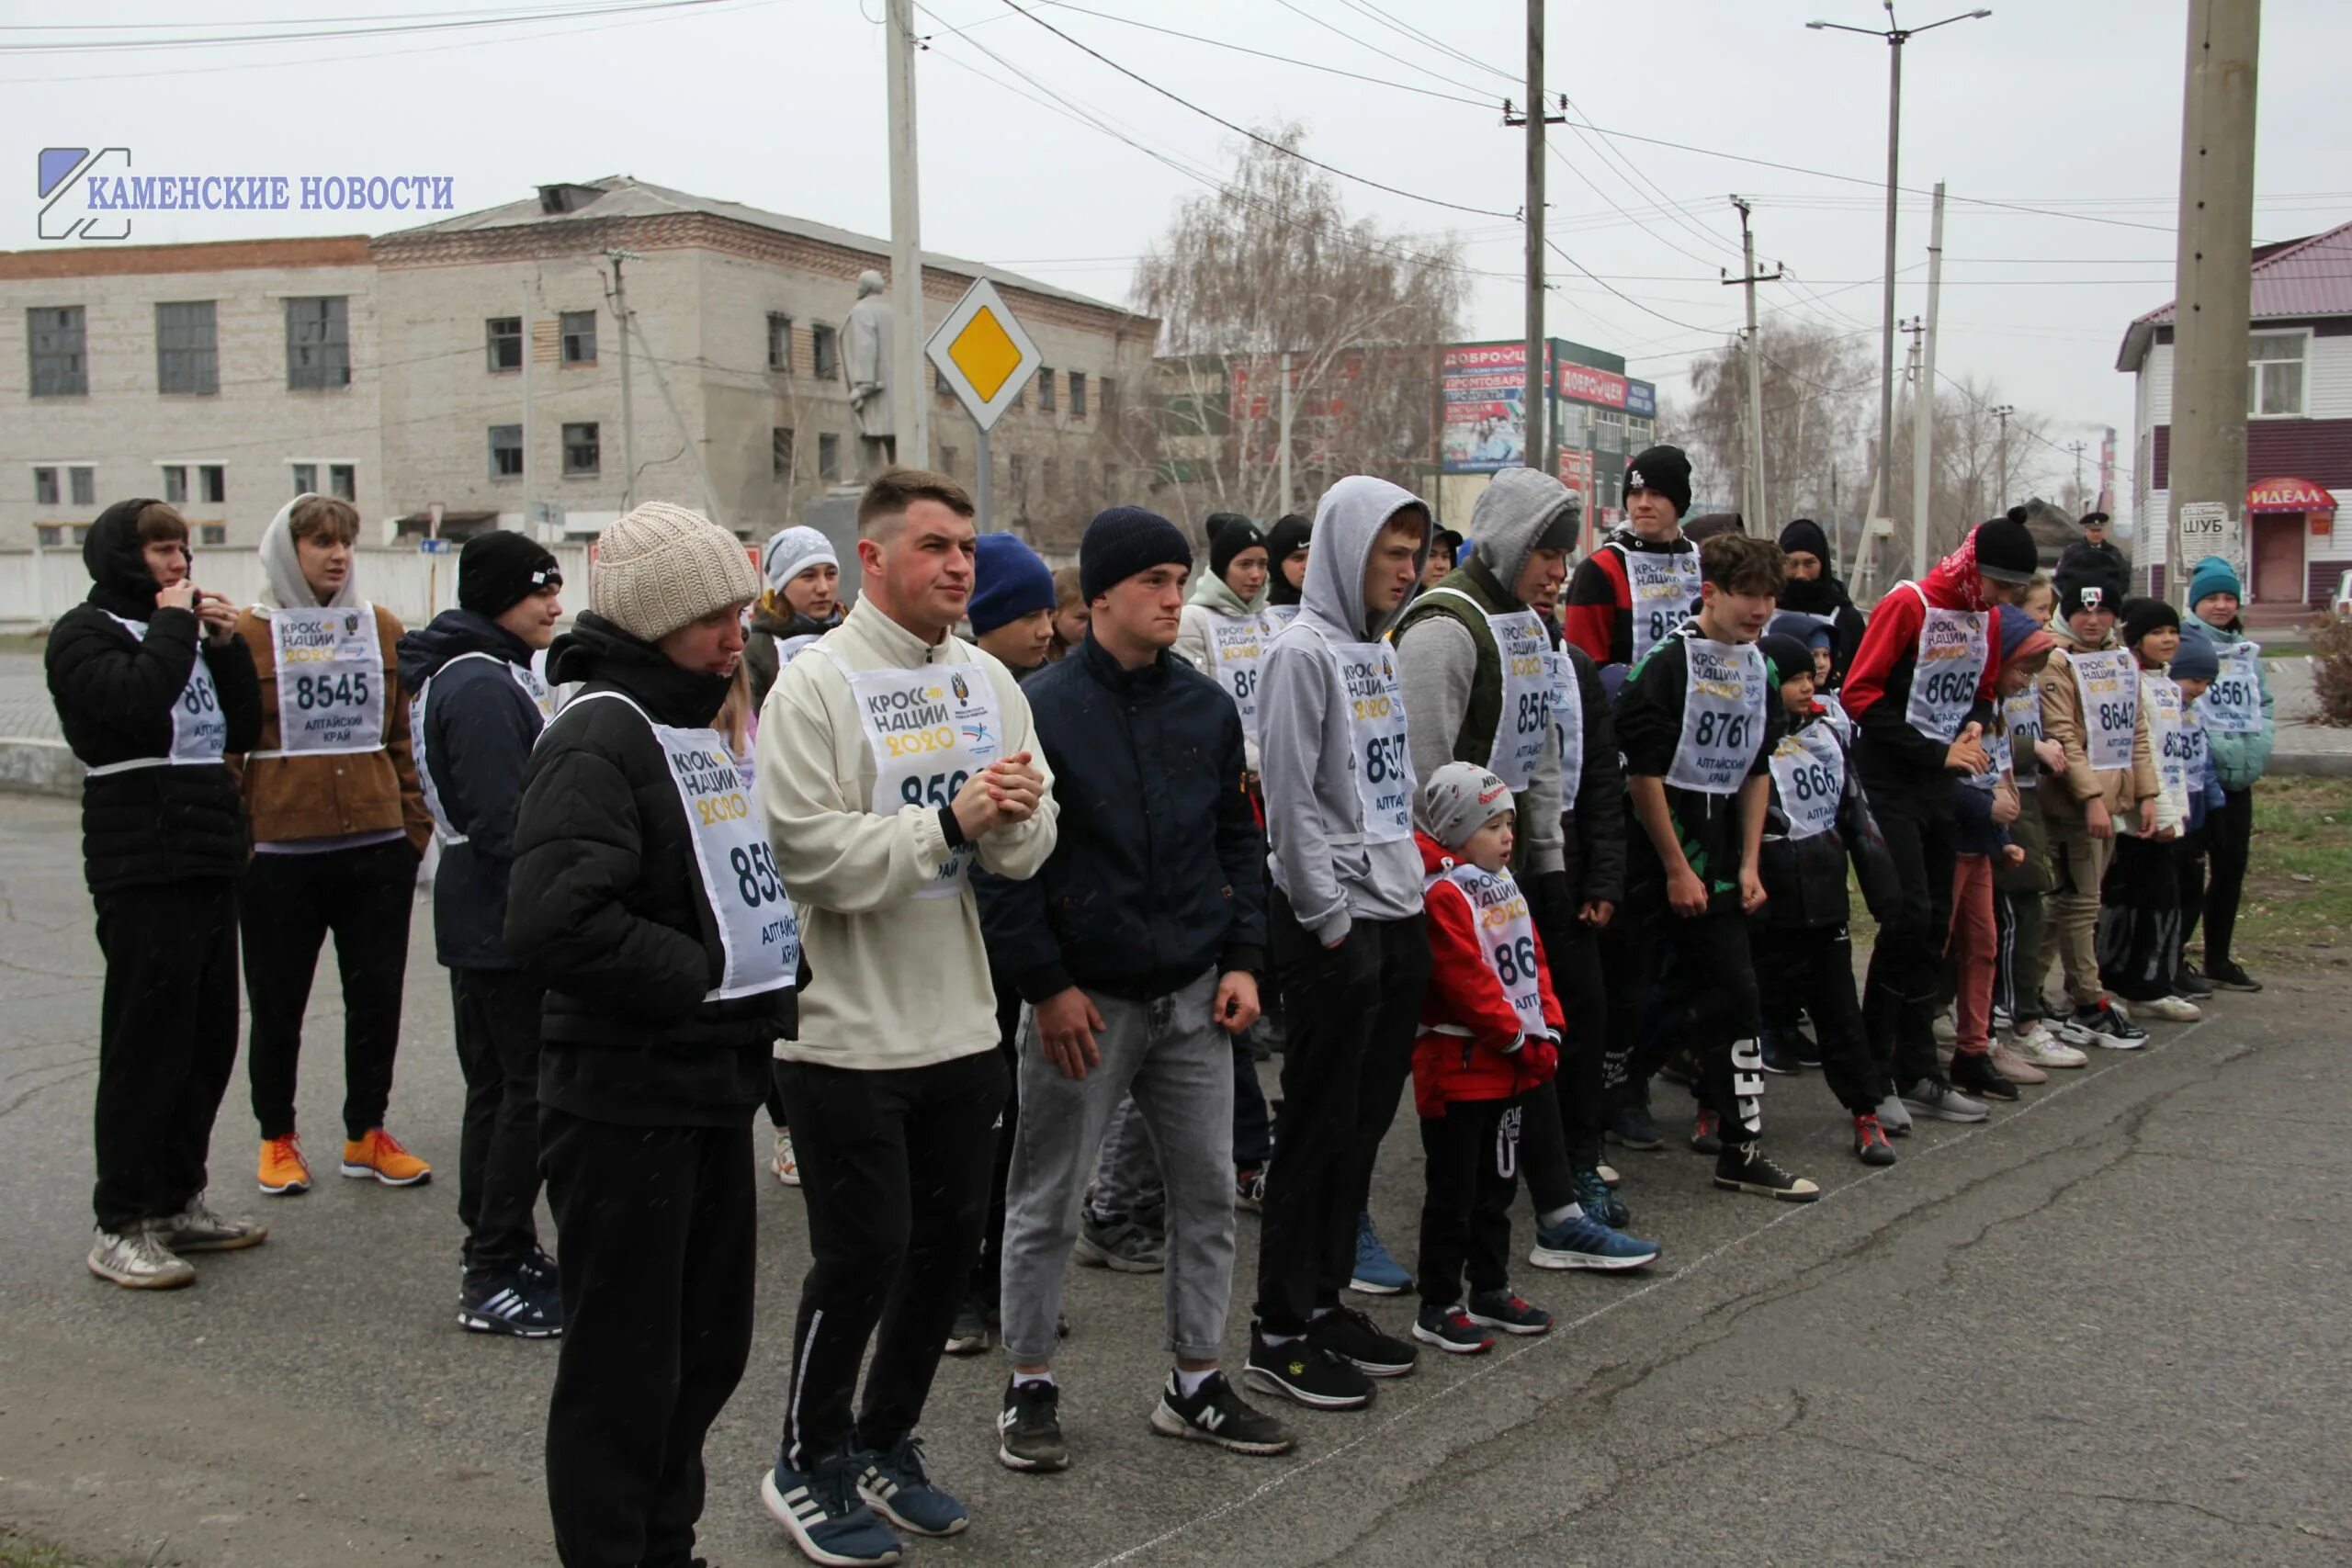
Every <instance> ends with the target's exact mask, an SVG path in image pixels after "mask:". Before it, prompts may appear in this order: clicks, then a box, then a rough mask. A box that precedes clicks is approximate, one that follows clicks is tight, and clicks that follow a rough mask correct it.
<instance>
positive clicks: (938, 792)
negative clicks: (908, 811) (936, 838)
mask: <svg viewBox="0 0 2352 1568" xmlns="http://www.w3.org/2000/svg"><path fill="white" fill-rule="evenodd" d="M971 777H972V775H971V774H970V773H967V772H966V771H965V770H964V769H962V768H958V769H956V771H955V772H954V773H933V774H932V775H931V776H930V777H928V778H923V777H921V776H916V777H910V778H903V779H900V780H899V799H901V800H903V801H905V802H906V803H907V804H908V805H909V806H928V807H933V808H936V807H942V806H950V805H953V804H954V803H955V800H956V795H958V794H959V793H961V791H962V790H963V788H964V786H965V785H966V784H968V783H970V782H971Z"/></svg>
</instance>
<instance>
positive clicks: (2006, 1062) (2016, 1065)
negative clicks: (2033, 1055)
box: [1986, 1040, 2050, 1085]
mask: <svg viewBox="0 0 2352 1568" xmlns="http://www.w3.org/2000/svg"><path fill="white" fill-rule="evenodd" d="M1986 1055H1990V1056H1991V1057H1992V1058H1993V1070H1994V1071H1995V1072H1996V1073H1998V1074H2000V1075H2001V1076H2002V1077H2005V1078H2007V1079H2008V1080H2009V1081H2010V1082H2011V1083H2019V1084H2028V1085H2031V1084H2038V1083H2048V1082H2049V1081H2050V1075H2049V1074H2048V1073H2045V1072H2043V1071H2042V1070H2041V1068H2040V1067H2037V1066H2034V1065H2033V1064H2032V1063H2031V1062H2029V1061H2027V1060H2026V1059H2025V1058H2024V1057H2023V1056H2020V1055H2018V1054H2017V1053H2016V1052H2015V1051H2013V1050H2011V1049H2009V1046H2008V1043H2007V1042H2006V1041H2000V1040H1996V1041H1994V1042H1993V1048H1992V1050H1991V1051H1989V1052H1987V1053H1986Z"/></svg>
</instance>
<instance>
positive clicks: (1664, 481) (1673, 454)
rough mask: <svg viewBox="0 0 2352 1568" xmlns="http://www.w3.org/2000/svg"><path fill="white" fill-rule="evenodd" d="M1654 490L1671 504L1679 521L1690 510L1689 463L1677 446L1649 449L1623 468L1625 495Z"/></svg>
mask: <svg viewBox="0 0 2352 1568" xmlns="http://www.w3.org/2000/svg"><path fill="white" fill-rule="evenodd" d="M1637 490H1654V491H1657V492H1658V494H1660V495H1662V496H1664V497H1666V499H1667V500H1668V501H1670V502H1674V515H1675V516H1676V517H1677V518H1679V517H1680V516H1681V515H1682V514H1683V513H1686V512H1688V511H1690V510H1691V459H1690V458H1689V457H1685V456H1683V453H1682V448H1681V447H1679V446H1652V447H1650V448H1649V449H1648V450H1646V451H1645V452H1643V453H1642V454H1641V455H1640V456H1639V457H1635V458H1634V460H1633V461H1632V462H1630V463H1628V464H1626V465H1625V493H1626V495H1628V496H1631V495H1632V494H1633V493H1634V491H1637Z"/></svg>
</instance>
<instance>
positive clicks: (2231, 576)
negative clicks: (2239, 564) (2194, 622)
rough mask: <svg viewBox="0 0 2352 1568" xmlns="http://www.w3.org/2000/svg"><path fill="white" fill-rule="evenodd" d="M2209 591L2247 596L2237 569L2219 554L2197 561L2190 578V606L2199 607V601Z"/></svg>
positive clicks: (2234, 596)
mask: <svg viewBox="0 0 2352 1568" xmlns="http://www.w3.org/2000/svg"><path fill="white" fill-rule="evenodd" d="M2208 593H2227V594H2229V595H2231V596H2232V597H2233V598H2238V599H2243V598H2245V584H2244V583H2242V582H2240V581H2238V574H2237V570H2236V569H2235V568H2234V567H2233V566H2231V565H2230V563H2229V562H2227V561H2225V560H2223V559H2222V558H2221V557H2219V556H2207V557H2206V558H2204V559H2203V560H2201V561H2199V562H2198V563H2197V570H2195V571H2194V572H2192V573H2191V574H2190V575H2189V579H2188V607H2189V608H2190V609H2192V610H2194V609H2195V608H2197V601H2199V599H2202V598H2204V597H2205V595H2207V594H2208Z"/></svg>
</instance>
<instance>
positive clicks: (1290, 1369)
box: [1241, 1325, 1373, 1410]
mask: <svg viewBox="0 0 2352 1568" xmlns="http://www.w3.org/2000/svg"><path fill="white" fill-rule="evenodd" d="M1241 1381H1242V1382H1244V1383H1247V1384H1248V1385H1249V1386H1250V1387H1251V1388H1254V1389H1256V1390H1257V1391H1258V1392H1259V1393H1278V1394H1281V1395H1282V1396H1283V1398H1284V1399H1288V1400H1292V1401H1295V1403H1297V1404H1304V1405H1306V1406H1308V1407H1309V1408H1311V1409H1316V1410H1361V1409H1363V1407H1364V1406H1365V1405H1367V1404H1371V1403H1372V1395H1373V1387H1372V1380H1371V1379H1369V1378H1367V1377H1365V1376H1364V1375H1363V1372H1361V1371H1357V1369H1356V1365H1355V1363H1354V1362H1352V1361H1344V1360H1341V1359H1340V1358H1339V1357H1337V1356H1334V1355H1333V1354H1331V1352H1330V1351H1329V1350H1326V1349H1324V1348H1322V1347H1321V1346H1320V1345H1317V1343H1315V1341H1314V1340H1312V1339H1310V1338H1308V1337H1306V1335H1303V1334H1301V1335H1295V1336H1293V1337H1290V1338H1287V1339H1283V1340H1282V1341H1280V1342H1279V1343H1275V1344H1269V1343H1268V1342H1267V1340H1266V1336H1265V1331H1264V1330H1263V1329H1261V1328H1259V1327H1257V1326H1255V1325H1252V1326H1251V1328H1250V1359H1248V1360H1247V1361H1244V1362H1243V1363H1242V1365H1241Z"/></svg>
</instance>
